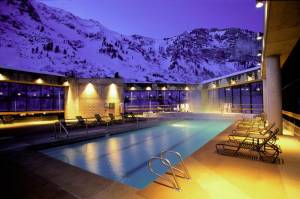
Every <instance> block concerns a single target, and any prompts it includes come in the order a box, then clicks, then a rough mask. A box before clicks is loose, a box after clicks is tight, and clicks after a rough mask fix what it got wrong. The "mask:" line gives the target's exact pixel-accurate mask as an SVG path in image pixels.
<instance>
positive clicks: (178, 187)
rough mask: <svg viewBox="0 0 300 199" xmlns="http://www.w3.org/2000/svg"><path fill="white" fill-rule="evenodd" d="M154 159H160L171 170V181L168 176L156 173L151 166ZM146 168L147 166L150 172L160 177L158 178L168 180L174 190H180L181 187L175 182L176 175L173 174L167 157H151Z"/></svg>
mask: <svg viewBox="0 0 300 199" xmlns="http://www.w3.org/2000/svg"><path fill="white" fill-rule="evenodd" d="M154 160H160V162H161V163H162V164H163V165H165V166H167V167H168V168H169V169H170V170H171V172H172V176H173V181H172V180H171V179H170V178H168V177H164V176H162V175H161V174H159V173H157V172H156V171H154V169H153V168H152V161H154ZM148 168H149V170H150V172H152V173H153V174H154V175H156V176H158V177H160V178H161V179H163V180H166V181H168V182H170V183H171V184H172V185H173V187H174V189H175V190H176V191H181V188H180V186H179V184H178V182H177V179H176V175H175V173H174V170H173V167H172V166H171V163H170V161H169V160H168V159H165V158H162V157H152V158H151V159H150V160H149V161H148Z"/></svg>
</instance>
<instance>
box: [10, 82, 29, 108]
mask: <svg viewBox="0 0 300 199" xmlns="http://www.w3.org/2000/svg"><path fill="white" fill-rule="evenodd" d="M26 89H27V87H26V85H24V84H17V83H11V87H10V97H11V98H10V99H11V100H10V111H26Z"/></svg>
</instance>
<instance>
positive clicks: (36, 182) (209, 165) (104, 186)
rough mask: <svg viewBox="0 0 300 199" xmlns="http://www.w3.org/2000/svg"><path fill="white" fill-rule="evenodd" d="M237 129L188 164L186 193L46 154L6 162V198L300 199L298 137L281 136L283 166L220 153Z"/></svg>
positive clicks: (24, 154) (1, 168) (14, 156)
mask: <svg viewBox="0 0 300 199" xmlns="http://www.w3.org/2000/svg"><path fill="white" fill-rule="evenodd" d="M232 128H233V126H231V127H229V128H227V129H226V130H225V131H223V132H222V133H220V134H219V135H218V136H216V137H215V138H214V139H212V140H211V141H210V142H208V143H207V144H206V145H204V146H203V147H202V148H200V149H199V150H197V151H196V152H195V153H193V155H192V156H190V157H188V158H186V159H185V160H184V162H185V164H186V166H187V168H188V169H189V172H190V174H191V176H192V180H189V181H187V180H184V179H179V183H180V185H181V188H182V191H181V192H178V191H175V190H174V189H172V188H169V187H167V186H164V185H162V184H159V183H157V182H161V183H163V184H165V185H168V184H167V182H165V181H163V180H161V179H158V180H157V182H153V183H151V184H150V185H148V186H147V187H146V188H145V189H141V190H138V189H135V188H133V187H129V186H127V185H123V184H120V183H118V182H114V181H112V180H108V179H106V178H104V177H101V176H97V175H94V174H92V173H89V172H86V171H83V170H81V169H79V168H76V167H73V166H71V165H68V164H66V163H63V162H61V161H58V160H55V159H53V158H50V157H48V156H45V155H43V154H41V153H38V152H35V151H31V150H25V151H24V150H23V151H19V152H14V153H10V154H6V155H3V156H2V157H1V164H0V174H1V175H0V176H1V178H2V179H1V183H2V184H1V186H0V187H1V192H0V197H1V198H70V199H71V198H89V199H94V198H180V199H183V198H230V199H232V198H299V195H300V189H299V185H300V167H299V165H300V156H299V154H300V142H299V141H298V140H297V139H296V138H294V137H288V136H280V140H279V141H278V142H279V144H280V145H281V148H282V150H283V153H282V154H281V159H282V160H283V161H282V163H281V164H269V163H263V162H260V161H253V160H248V159H241V158H235V157H229V156H222V155H219V154H216V153H215V144H216V143H217V142H218V141H220V140H223V139H226V137H227V134H228V133H229V132H231V129H232ZM2 190H3V191H2ZM1 194H4V195H1ZM7 194H9V195H7ZM3 196H10V197H3Z"/></svg>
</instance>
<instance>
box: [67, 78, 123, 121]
mask: <svg viewBox="0 0 300 199" xmlns="http://www.w3.org/2000/svg"><path fill="white" fill-rule="evenodd" d="M69 85H70V86H69V87H68V88H66V90H67V91H66V95H65V96H66V99H65V118H67V119H71V118H75V117H76V116H77V115H81V116H83V117H94V115H95V114H96V113H99V114H100V115H102V116H107V115H108V113H113V114H115V115H120V113H121V112H122V109H123V107H122V106H123V100H122V99H123V86H124V84H123V80H121V79H113V78H107V79H72V80H69ZM112 103H113V104H114V106H109V105H110V104H111V105H112Z"/></svg>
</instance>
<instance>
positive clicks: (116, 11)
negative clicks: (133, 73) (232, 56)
mask: <svg viewBox="0 0 300 199" xmlns="http://www.w3.org/2000/svg"><path fill="white" fill-rule="evenodd" d="M39 1H42V2H44V3H46V4H48V5H50V6H53V7H58V8H62V9H64V10H67V11H69V12H72V13H73V14H75V15H77V16H79V17H81V18H86V19H94V20H97V21H99V22H100V23H102V24H103V25H104V26H106V27H107V28H109V29H111V30H114V31H116V32H119V33H123V34H127V35H131V34H140V35H144V36H150V37H154V38H163V37H170V36H174V35H178V34H180V33H182V32H184V31H186V30H192V29H194V28H201V27H204V28H227V27H239V28H246V29H249V30H253V31H260V32H262V31H263V16H264V9H263V8H261V9H257V8H256V7H255V0H39Z"/></svg>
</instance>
